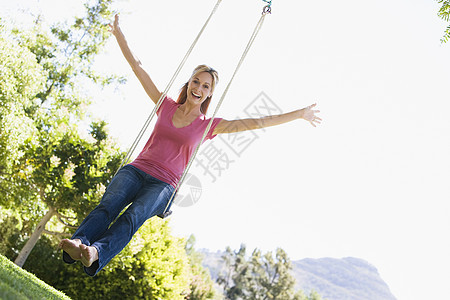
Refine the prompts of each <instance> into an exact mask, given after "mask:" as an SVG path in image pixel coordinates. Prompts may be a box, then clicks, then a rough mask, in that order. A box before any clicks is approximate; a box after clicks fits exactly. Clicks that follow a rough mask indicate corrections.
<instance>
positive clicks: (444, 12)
mask: <svg viewBox="0 0 450 300" xmlns="http://www.w3.org/2000/svg"><path fill="white" fill-rule="evenodd" d="M438 3H440V4H442V6H441V8H440V9H439V12H438V16H439V17H440V18H441V19H443V20H444V21H446V22H448V23H450V1H449V0H438ZM449 39H450V25H448V26H447V29H446V30H445V32H444V36H443V37H442V39H441V42H442V43H446V42H447V41H448V40H449Z"/></svg>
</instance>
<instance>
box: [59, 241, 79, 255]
mask: <svg viewBox="0 0 450 300" xmlns="http://www.w3.org/2000/svg"><path fill="white" fill-rule="evenodd" d="M80 244H81V240H79V239H75V240H69V239H63V240H61V242H60V243H59V248H61V249H63V250H64V251H66V252H67V254H69V255H70V257H71V258H72V259H74V260H80V259H81V251H80Z"/></svg>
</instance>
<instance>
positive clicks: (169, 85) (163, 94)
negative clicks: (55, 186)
mask: <svg viewBox="0 0 450 300" xmlns="http://www.w3.org/2000/svg"><path fill="white" fill-rule="evenodd" d="M221 2H222V0H217V3H216V5H215V6H214V8H213V10H212V11H211V14H210V15H209V17H208V19H207V20H206V22H205V24H204V25H203V27H202V29H201V30H200V32H199V33H198V34H197V37H196V38H195V40H194V41H193V42H192V45H191V47H190V48H189V50H188V51H187V52H186V54H185V55H184V58H183V59H182V61H181V63H180V65H179V66H178V68H177V69H176V71H175V73H174V74H173V76H172V78H171V79H170V81H169V83H168V84H167V86H166V88H165V90H164V92H163V93H162V94H161V96H160V97H159V100H158V102H157V104H156V105H155V107H154V108H153V110H152V112H151V113H150V115H149V116H148V118H147V120H146V121H145V123H144V125H143V126H142V128H141V130H140V131H139V133H138V135H137V137H136V139H135V140H134V142H133V144H132V145H131V147H130V149H129V150H128V152H127V154H126V155H125V157H124V159H123V160H122V163H121V164H120V166H119V168H118V169H117V171H116V173H115V174H117V172H119V170H120V169H121V168H122V167H123V166H124V165H126V164H127V163H128V162H129V161H130V160H131V156H132V155H133V152H134V150H136V147H137V145H138V144H139V142H140V141H141V139H142V136H143V135H144V133H145V131H146V130H147V128H148V126H149V125H150V123H151V121H152V119H153V117H154V116H155V114H156V112H157V111H158V109H159V107H160V106H161V104H162V102H163V99H164V98H165V97H166V95H167V93H168V92H169V90H170V88H171V87H172V84H173V82H174V81H175V79H176V78H177V76H178V74H179V73H180V71H181V69H182V67H183V66H184V64H185V62H186V60H187V59H188V57H189V56H190V54H191V52H192V50H193V49H194V47H195V45H196V44H197V42H198V40H199V39H200V36H201V35H202V33H203V31H204V30H205V28H206V26H207V25H208V23H209V21H210V20H211V18H212V16H213V15H214V13H215V12H216V10H217V8H218V7H219V5H220V3H221Z"/></svg>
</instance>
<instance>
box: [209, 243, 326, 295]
mask: <svg viewBox="0 0 450 300" xmlns="http://www.w3.org/2000/svg"><path fill="white" fill-rule="evenodd" d="M222 259H223V261H224V264H225V272H224V273H222V274H220V275H219V277H218V279H217V283H218V284H219V285H220V286H222V287H223V290H224V294H225V297H226V299H230V300H234V299H236V300H237V299H252V300H259V299H283V300H284V299H285V300H289V299H291V300H320V296H318V295H317V294H316V293H312V294H311V295H310V297H306V296H305V295H304V294H303V292H301V291H299V292H295V290H294V285H295V278H294V277H293V276H292V274H291V273H290V272H291V270H292V265H291V261H290V259H289V257H288V256H287V254H286V252H285V251H284V250H282V249H280V248H279V249H277V251H276V253H275V256H274V255H273V254H272V253H271V252H267V253H265V254H263V253H262V252H261V251H260V250H258V249H255V250H254V251H253V253H252V255H251V256H250V257H249V258H247V257H246V247H245V245H241V247H240V249H239V250H238V251H232V250H231V249H230V248H229V247H228V248H227V249H226V251H225V254H224V255H223V257H222Z"/></svg>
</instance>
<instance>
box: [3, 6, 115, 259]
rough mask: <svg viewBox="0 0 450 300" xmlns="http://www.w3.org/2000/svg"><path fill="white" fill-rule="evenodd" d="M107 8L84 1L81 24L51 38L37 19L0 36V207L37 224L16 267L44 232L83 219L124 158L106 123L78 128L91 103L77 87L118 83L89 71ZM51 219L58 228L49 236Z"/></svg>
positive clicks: (102, 38) (56, 30) (55, 30)
mask: <svg viewBox="0 0 450 300" xmlns="http://www.w3.org/2000/svg"><path fill="white" fill-rule="evenodd" d="M110 4H111V0H108V1H100V0H97V1H87V3H86V5H85V7H86V15H85V16H84V17H82V18H75V20H74V22H73V24H72V25H70V26H69V25H65V24H58V25H55V26H53V27H52V28H51V30H50V32H46V31H45V30H44V27H43V26H42V23H41V22H40V21H39V20H40V19H39V18H38V20H37V21H36V23H35V26H34V28H33V29H32V30H31V31H20V30H17V29H15V30H10V31H6V30H2V36H1V38H2V41H3V42H4V43H3V42H2V47H3V48H4V49H5V52H4V53H3V51H2V56H4V57H5V58H6V59H5V61H3V59H2V63H1V65H0V66H1V68H2V69H1V71H2V76H3V75H4V76H5V77H4V78H5V80H2V86H1V88H2V89H1V92H0V97H1V103H0V104H1V108H0V109H1V112H2V117H1V119H0V126H1V127H0V128H1V129H2V131H1V132H0V144H2V145H4V146H5V147H2V149H1V150H0V172H1V173H0V189H2V191H5V193H4V196H3V197H2V198H1V199H0V205H2V206H3V207H4V208H8V207H14V208H16V209H18V210H21V211H22V215H23V216H24V217H25V218H27V219H29V220H31V221H32V222H34V224H36V223H38V224H37V225H36V227H35V229H34V231H33V233H32V234H31V235H30V236H29V239H28V242H27V243H26V245H25V246H24V248H23V249H22V251H21V252H20V253H19V255H18V256H17V258H16V260H15V262H16V264H18V265H19V266H22V265H23V264H24V262H25V260H26V258H27V256H28V255H29V253H30V251H31V249H32V248H33V247H34V245H35V244H36V242H37V240H38V239H39V237H40V236H41V234H42V233H43V232H46V233H49V234H56V235H58V234H66V235H67V232H68V229H69V228H70V227H71V226H72V225H75V224H76V223H75V221H79V220H81V219H82V218H84V217H85V215H86V213H87V212H88V211H90V210H91V209H92V208H93V207H94V205H95V204H96V203H98V200H99V198H100V196H101V194H102V190H104V186H105V185H107V184H108V180H110V178H111V177H112V174H113V173H114V172H115V170H116V169H117V167H118V165H119V162H120V159H121V156H122V154H121V153H120V152H119V150H118V148H117V147H115V146H113V144H112V142H111V140H110V139H109V138H108V135H107V133H106V130H105V124H104V123H103V122H96V123H95V122H94V123H92V124H91V126H90V129H89V130H83V129H80V127H79V125H78V124H80V123H81V121H83V120H85V117H86V116H85V112H86V107H87V105H88V104H89V103H90V100H89V97H88V96H87V95H85V94H83V92H82V91H81V87H82V86H86V84H89V82H90V83H92V84H98V85H100V86H103V85H104V84H108V83H111V82H112V81H113V80H114V78H115V77H111V76H110V77H104V76H101V75H97V74H96V73H95V72H94V71H93V68H92V64H93V61H94V58H95V56H96V55H97V54H98V53H99V52H100V51H101V49H102V47H103V46H104V44H105V42H106V39H107V38H108V37H109V33H108V32H107V26H106V24H107V23H109V20H110V19H111V17H112V12H111V10H110V9H109V6H110ZM3 29H4V27H3ZM5 31H6V32H7V33H5ZM14 51H17V54H15V53H13V52H14ZM11 53H12V55H11ZM28 83H29V84H30V87H28ZM55 216H56V217H57V218H56V219H57V220H59V221H60V225H59V227H58V226H56V225H55V226H53V227H54V229H56V231H55V230H52V231H48V230H46V224H47V223H48V222H49V221H50V220H52V219H53V217H55ZM38 221H39V222H38Z"/></svg>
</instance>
